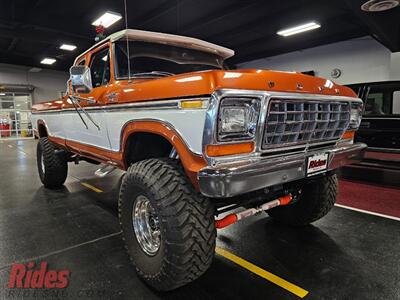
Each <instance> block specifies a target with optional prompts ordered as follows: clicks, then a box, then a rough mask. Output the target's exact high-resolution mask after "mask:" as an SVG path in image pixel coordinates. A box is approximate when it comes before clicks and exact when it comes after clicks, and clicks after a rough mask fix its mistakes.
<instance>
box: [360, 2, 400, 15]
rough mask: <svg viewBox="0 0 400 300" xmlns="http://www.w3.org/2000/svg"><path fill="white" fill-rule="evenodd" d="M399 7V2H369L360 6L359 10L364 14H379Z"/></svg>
mask: <svg viewBox="0 0 400 300" xmlns="http://www.w3.org/2000/svg"><path fill="white" fill-rule="evenodd" d="M399 5H400V1H399V0H370V1H367V2H365V3H364V4H363V5H361V9H362V10H363V11H366V12H380V11H386V10H389V9H393V8H395V7H397V6H399Z"/></svg>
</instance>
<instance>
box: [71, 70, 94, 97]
mask: <svg viewBox="0 0 400 300" xmlns="http://www.w3.org/2000/svg"><path fill="white" fill-rule="evenodd" d="M69 73H70V77H69V79H70V81H71V86H72V90H73V92H75V93H79V94H87V93H90V92H91V91H92V88H93V87H92V77H91V75H90V68H89V67H87V66H72V67H71V69H70V70H69Z"/></svg>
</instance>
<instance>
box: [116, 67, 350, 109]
mask: <svg viewBox="0 0 400 300" xmlns="http://www.w3.org/2000/svg"><path fill="white" fill-rule="evenodd" d="M113 86H114V89H115V91H116V92H120V97H119V103H121V102H132V101H143V100H154V99H169V98H178V97H187V96H200V95H210V94H211V93H213V92H214V91H215V90H218V89H244V90H261V91H277V92H289V93H290V92H293V93H307V94H320V95H336V96H349V97H356V94H355V93H354V92H353V90H351V89H350V88H348V87H344V86H340V85H337V84H335V83H333V82H332V81H330V80H327V79H323V78H318V77H314V76H309V75H304V74H301V73H295V72H278V71H271V70H253V69H248V70H232V71H222V70H215V71H203V72H192V73H185V74H181V75H176V76H170V77H165V78H160V79H152V80H141V81H140V82H138V81H135V82H134V83H130V84H129V83H128V82H127V81H126V80H124V81H117V82H116V83H115V84H114V85H113ZM117 90H118V91H117Z"/></svg>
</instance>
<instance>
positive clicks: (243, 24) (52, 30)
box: [0, 0, 400, 70]
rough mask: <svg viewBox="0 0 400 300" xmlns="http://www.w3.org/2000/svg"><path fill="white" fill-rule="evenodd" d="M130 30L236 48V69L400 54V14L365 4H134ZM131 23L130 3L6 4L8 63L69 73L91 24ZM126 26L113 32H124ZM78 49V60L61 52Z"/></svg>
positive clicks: (2, 20) (0, 30) (0, 2)
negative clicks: (275, 60) (284, 58)
mask: <svg viewBox="0 0 400 300" xmlns="http://www.w3.org/2000/svg"><path fill="white" fill-rule="evenodd" d="M127 2H128V23H129V27H130V28H134V29H143V30H151V31H160V32H166V33H174V34H181V35H187V36H193V37H197V38H201V39H204V40H207V41H210V42H213V43H217V44H220V45H222V46H226V47H229V48H232V49H234V50H235V51H236V56H235V57H234V58H232V59H230V60H229V61H230V63H231V64H235V63H239V62H244V61H249V60H253V59H256V58H261V57H268V56H272V55H277V54H282V53H287V52H291V51H295V50H300V49H305V48H309V47H314V46H318V45H323V44H328V43H333V42H337V41H342V40H346V39H350V38H356V37H361V36H365V35H371V36H373V37H374V38H376V39H377V40H378V41H379V42H381V43H382V44H383V45H385V46H386V47H387V48H389V49H390V50H391V51H394V52H396V51H400V22H399V20H400V8H395V9H393V10H390V11H387V12H381V13H365V12H362V11H361V9H360V6H361V4H362V3H364V2H365V0H268V1H267V0H259V1H251V0H247V1H244V0H212V1H211V0H202V1H199V0H145V1H136V0H128V1H127ZM107 10H110V11H115V12H119V13H121V15H124V10H123V0H67V1H59V0H8V1H6V0H0V62H2V63H11V64H19V65H28V66H37V67H42V68H43V67H47V66H43V65H41V64H40V61H41V59H42V58H44V57H54V58H56V59H57V62H56V63H55V64H54V65H52V66H49V67H48V68H52V69H58V70H67V69H68V68H69V66H70V65H71V64H72V62H73V59H74V57H75V56H76V55H78V54H79V53H80V52H82V51H84V50H85V49H86V48H87V47H89V46H90V45H92V44H93V43H94V37H95V28H94V27H93V26H92V25H91V23H92V22H93V21H94V20H95V19H96V18H97V17H99V16H100V15H102V13H104V12H105V11H107ZM308 21H317V22H318V23H320V24H321V25H322V27H321V28H320V29H318V30H314V31H310V32H307V33H303V34H300V35H296V36H292V37H286V38H284V37H280V36H278V35H276V32H277V31H278V30H280V29H283V28H287V27H290V26H296V25H299V24H302V23H305V22H308ZM123 27H124V21H123V20H120V21H119V22H118V23H116V24H114V25H112V26H111V27H109V28H108V29H107V31H106V33H107V34H110V33H112V32H114V31H117V30H120V29H123ZM62 43H70V44H74V45H76V46H78V49H76V50H75V51H74V52H72V53H71V52H67V51H63V50H60V49H58V47H59V46H60V45H61V44H62Z"/></svg>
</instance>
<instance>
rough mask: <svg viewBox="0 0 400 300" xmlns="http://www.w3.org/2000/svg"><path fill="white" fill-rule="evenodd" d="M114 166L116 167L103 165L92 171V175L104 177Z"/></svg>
mask: <svg viewBox="0 0 400 300" xmlns="http://www.w3.org/2000/svg"><path fill="white" fill-rule="evenodd" d="M116 168H117V167H114V166H109V165H105V166H103V167H101V168H100V169H98V170H96V172H94V175H96V176H97V177H105V176H106V175H108V174H110V173H111V172H113V171H114V170H115V169H116Z"/></svg>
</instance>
